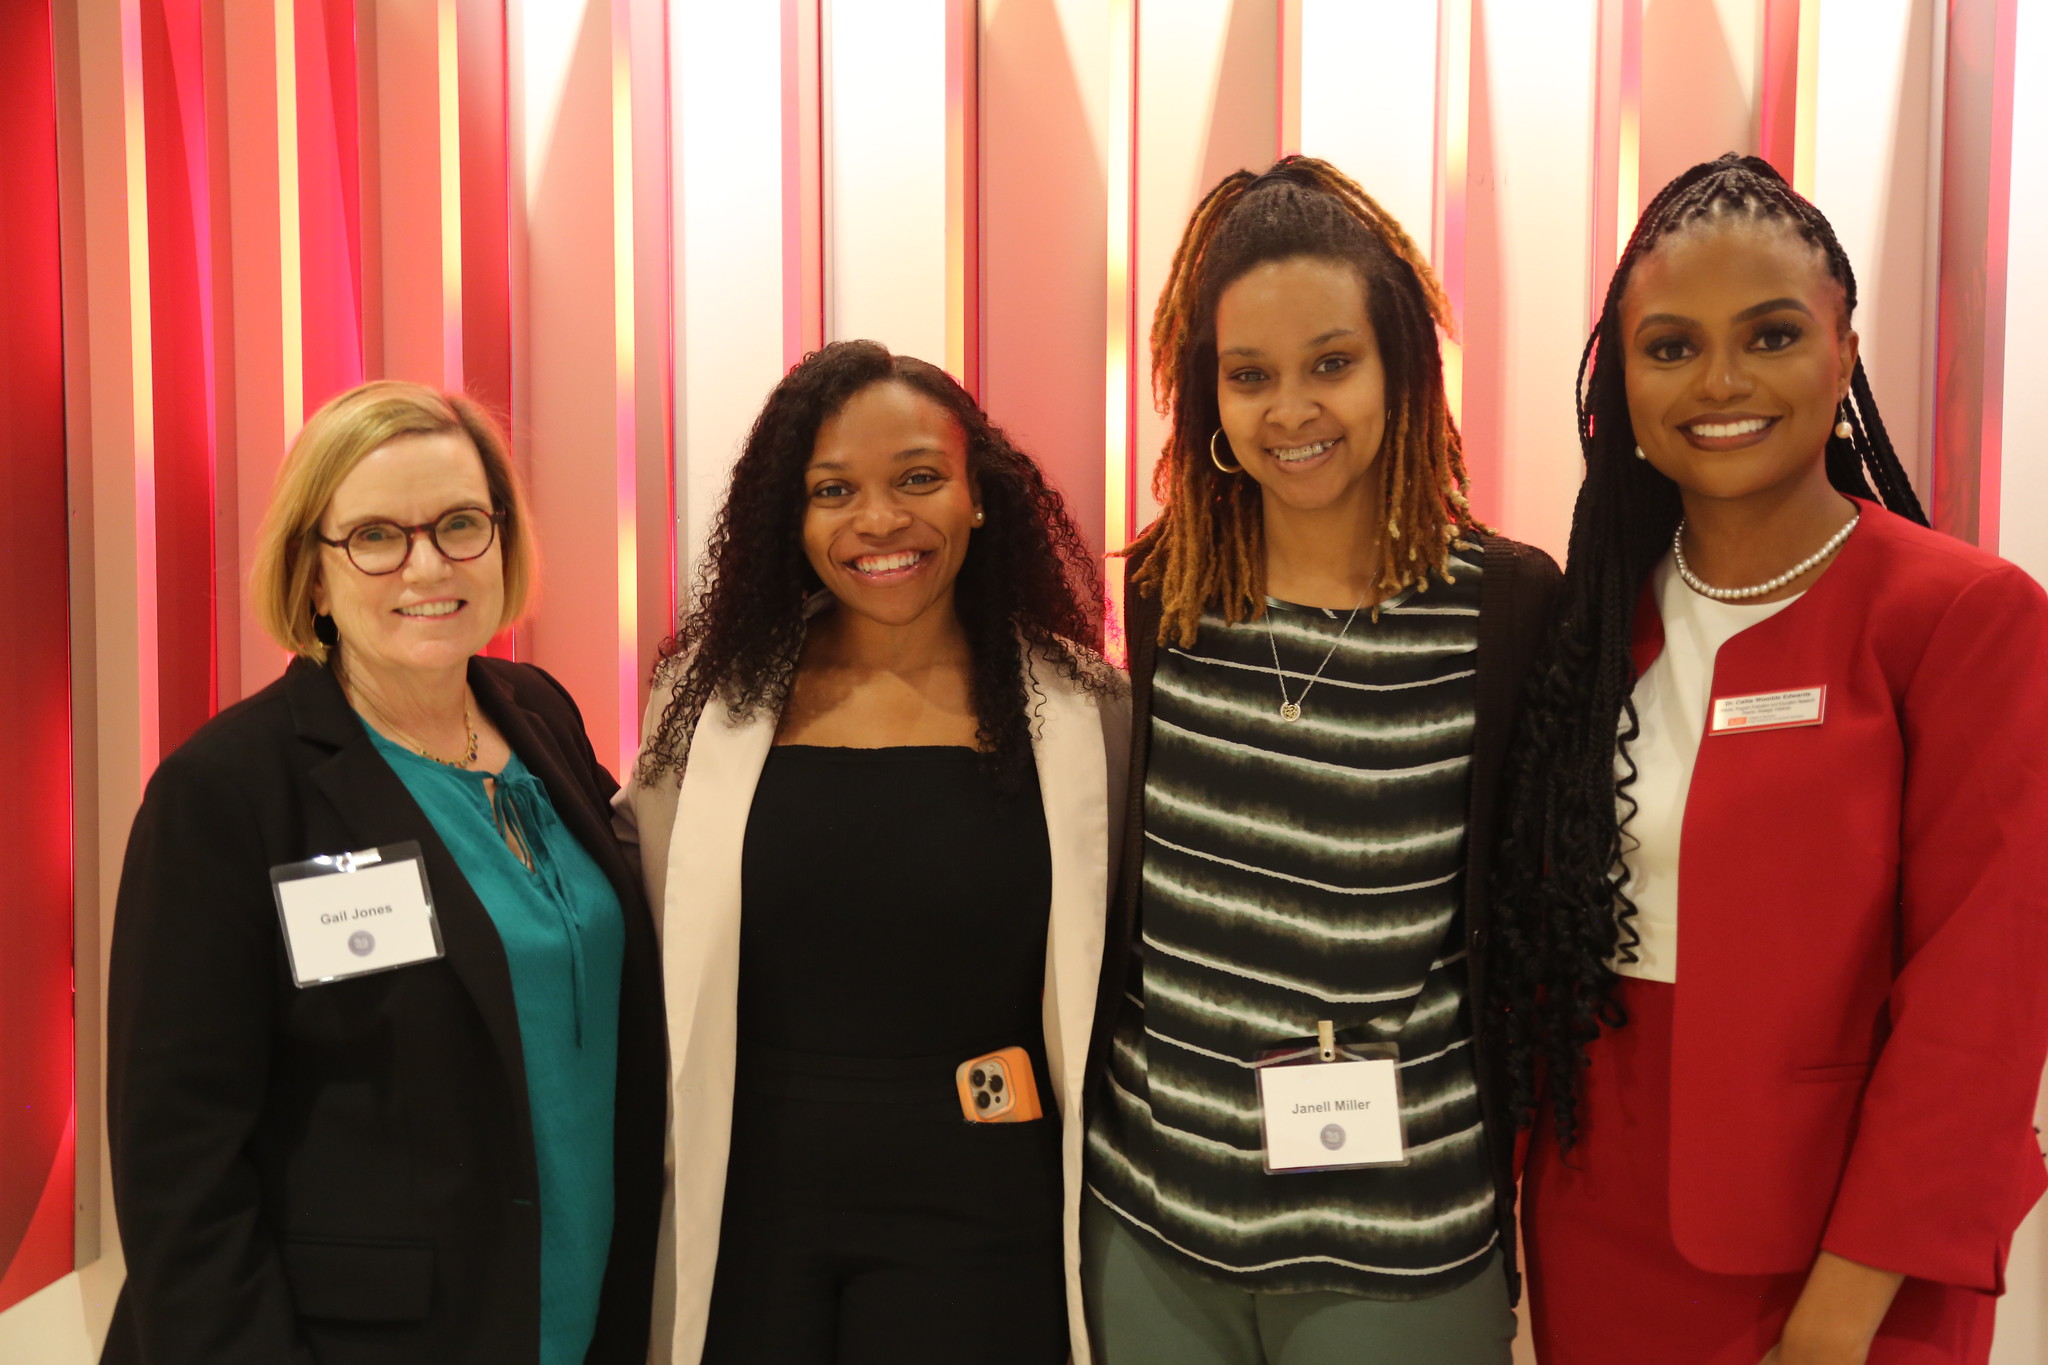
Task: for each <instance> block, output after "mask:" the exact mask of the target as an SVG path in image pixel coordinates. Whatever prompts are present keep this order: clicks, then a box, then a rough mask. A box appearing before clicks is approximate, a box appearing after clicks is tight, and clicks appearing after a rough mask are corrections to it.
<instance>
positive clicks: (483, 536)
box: [348, 507, 498, 574]
mask: <svg viewBox="0 0 2048 1365" xmlns="http://www.w3.org/2000/svg"><path fill="white" fill-rule="evenodd" d="M497 533H498V524H497V522H496V521H495V520H493V519H492V517H491V514H490V513H488V512H486V511H483V510H482V509H481V508H476V507H458V508H456V509H455V510H454V511H452V512H445V513H443V514H442V516H441V519H440V520H439V521H437V522H435V523H434V524H433V525H432V526H431V527H428V528H427V534H428V535H429V536H431V537H432V538H433V541H434V548H435V549H436V550H439V551H440V552H441V557H442V558H443V559H453V560H463V559H475V558H476V557H477V556H478V555H481V554H482V553H483V552H484V551H486V550H488V549H490V548H491V541H492V540H494V539H495V538H496V537H497ZM411 549H412V533H411V531H409V530H408V529H407V528H406V527H403V526H400V525H398V524H396V523H395V522H389V521H373V522H370V523H368V524H367V525H364V526H358V527H356V529H355V530H353V531H351V532H349V537H348V557H349V559H350V560H351V561H353V562H354V564H355V566H356V567H357V568H358V569H361V570H362V571H363V572H364V573H370V574H380V573H390V572H391V571H393V570H394V569H396V568H398V566H399V565H401V564H403V563H405V561H406V557H407V555H408V553H409V552H410V551H411Z"/></svg>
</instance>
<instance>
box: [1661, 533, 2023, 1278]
mask: <svg viewBox="0 0 2048 1365" xmlns="http://www.w3.org/2000/svg"><path fill="white" fill-rule="evenodd" d="M1635 620H1636V640H1635V645H1636V667H1637V669H1638V672H1640V670H1641V669H1643V668H1645V667H1647V665H1648V663H1649V661H1650V660H1651V659H1653V658H1655V657H1656V654H1657V652H1658V650H1660V649H1661V648H1662V647H1663V626H1662V623H1661V621H1659V619H1658V617H1657V612H1656V605H1655V601H1654V598H1653V596H1652V595H1651V594H1650V593H1649V592H1648V591H1647V590H1646V591H1645V594H1644V596H1643V598H1642V600H1641V602H1640V603H1639V605H1638V606H1637V609H1636V616H1635ZM1820 685H1825V686H1826V688H1827V694H1826V712H1825V717H1824V719H1823V721H1822V723H1821V724H1819V725H1813V726H1807V727H1802V728H1797V729H1780V730H1766V731H1752V732H1747V733H1745V732H1741V731H1736V732H1733V733H1723V734H1715V733H1713V732H1712V730H1711V728H1709V730H1708V732H1707V734H1706V735H1705V736H1704V738H1703V739H1702V740H1701V742H1700V750H1699V759H1698V764H1697V766H1696V767H1695V769H1694V772H1693V778H1692V786H1691V788H1690V794H1689V796H1688V798H1687V804H1686V810H1685V826H1684V834H1683V842H1682V845H1681V851H1680V860H1679V904H1680V912H1679V919H1678V982H1679V988H1678V994H1677V999H1676V1006H1675V1009H1676V1013H1675V1018H1674V1023H1673V1040H1672V1059H1671V1069H1672V1100H1671V1109H1672V1113H1671V1134H1672V1136H1671V1226H1672V1230H1673V1233H1674V1236H1675V1238H1676V1241H1677V1244H1678V1248H1679V1250H1680V1251H1682V1252H1683V1253H1684V1254H1685V1256H1686V1258H1687V1259H1688V1260H1690V1261H1692V1262H1693V1263H1694V1264H1696V1265H1698V1266H1699V1267H1700V1268H1701V1269H1703V1270H1709V1271H1714V1272H1718V1273H1722V1274H1774V1273H1782V1272H1791V1271H1803V1270H1804V1269H1806V1267H1807V1266H1808V1265H1809V1264H1810V1263H1811V1262H1812V1259H1813V1257H1814V1255H1815V1253H1816V1251H1818V1250H1821V1249H1826V1250H1828V1251H1832V1252H1835V1253H1836V1254H1838V1255H1841V1256H1846V1257H1848V1258H1849V1259H1851V1260H1855V1261H1860V1262H1863V1263H1865V1264H1869V1265H1875V1266H1879V1267H1882V1268H1884V1269H1888V1270H1893V1271H1899V1272H1903V1273H1905V1274H1908V1275H1913V1276H1918V1277H1921V1278H1924V1279H1929V1280H1937V1281H1942V1282H1945V1283H1949V1284H1957V1285H1966V1286H1970V1287H1974V1288H1978V1289H1984V1290H1992V1291H2002V1290H2003V1288H2004V1275H2003V1271H2004V1262H2005V1252H2006V1247H2007V1245H2008V1244H2009V1243H2010V1241H2011V1238H2012V1234H2013V1230H2014V1229H2015V1228H2016V1227H2017V1226H2018V1224H2019V1222H2020V1220H2021V1218H2022V1217H2024V1216H2025V1214H2026V1212H2027V1210H2028V1209H2029V1208H2031V1207H2032V1205H2033V1203H2034V1201H2035V1199H2036V1198H2038V1197H2039V1195H2040V1193H2041V1190H2042V1188H2043V1185H2044V1183H2048V1181H2044V1178H2043V1172H2042V1161H2041V1152H2040V1148H2039V1145H2038V1143H2037V1139H2036V1135H2035V1133H2034V1131H2033V1128H2032V1125H2031V1122H2030V1119H2031V1115H2032V1112H2033V1105H2034V1099H2035V1096H2036V1094H2037V1092H2038V1090H2039V1087H2040V1084H2041V1071H2042V1063H2043V1058H2044V1053H2048V596H2044V594H2043V593H2042V590H2041V588H2040V586H2039V585H2038V584H2036V583H2035V582H2034V581H2033V580H2032V579H2031V578H2029V577H2028V576H2027V575H2026V574H2025V573H2024V572H2023V571H2021V570H2020V569H2018V568H2015V567H2014V566H2013V565H2011V564H2008V563H2006V562H2005V561H2003V560H2001V559H1998V558H1996V557H1995V556H1992V555H1989V554H1986V553H1984V552H1983V551H1981V550H1977V549H1975V548H1973V547H1971V546H1968V545H1965V544H1963V543H1961V542H1959V541H1956V540H1952V539H1950V538H1949V537H1947V536H1945V535H1940V534H1938V533H1936V532H1933V531H1929V530H1927V529H1925V528H1923V527H1919V526H1916V525H1914V524H1913V523H1911V522H1908V521H1906V520H1905V519H1904V518H1901V517H1897V516H1893V515H1892V514H1891V513H1889V512H1886V511H1884V510H1883V509H1882V508H1879V507H1876V506H1873V505H1870V504H1867V503H1866V504H1864V505H1863V521H1862V524H1861V525H1860V526H1858V527H1857V528H1856V531H1855V533H1854V534H1852V535H1851V536H1850V537H1849V540H1848V543H1847V544H1845V545H1844V546H1843V547H1842V549H1841V552H1840V553H1839V554H1838V555H1837V557H1836V559H1835V561H1834V563H1833V564H1832V565H1830V566H1829V568H1828V570H1827V572H1825V573H1824V574H1822V575H1821V577H1820V580H1819V581H1818V582H1816V583H1815V584H1814V585H1813V587H1812V588H1811V589H1810V590H1808V592H1807V593H1806V595H1805V596H1804V597H1802V598H1800V599H1799V600H1798V601H1796V602H1794V603H1793V604H1792V605H1791V606H1790V607H1788V608H1786V609H1785V610H1784V611H1782V612H1780V613H1778V614H1777V615H1776V616H1773V617H1771V618H1770V619H1769V620H1767V621H1764V622H1762V623H1760V624H1758V625H1755V626H1752V627H1750V628H1749V629H1748V630H1745V631H1744V632H1743V633H1742V634H1740V635H1737V636H1736V637H1735V638H1734V639H1732V640H1730V641H1729V642H1728V643H1727V644H1726V645H1724V646H1722V648H1721V651H1720V654H1719V656H1718V657H1717V658H1716V660H1715V664H1714V686H1713V695H1714V696H1715V697H1716V698H1721V697H1740V696H1748V695H1753V694H1757V693H1764V692H1776V691H1784V690H1790V689H1794V688H1807V687H1814V686H1820Z"/></svg>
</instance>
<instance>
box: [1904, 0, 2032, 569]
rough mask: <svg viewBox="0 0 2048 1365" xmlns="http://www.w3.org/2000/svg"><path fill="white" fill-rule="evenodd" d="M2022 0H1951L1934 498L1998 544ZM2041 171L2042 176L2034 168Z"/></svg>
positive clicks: (1937, 519) (1949, 522)
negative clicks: (2016, 37)
mask: <svg viewBox="0 0 2048 1365" xmlns="http://www.w3.org/2000/svg"><path fill="white" fill-rule="evenodd" d="M2015 18H2016V13H2015V5H2014V0H1950V3H1949V6H1948V82H1947V108H1946V110H1945V112H1944V117H1943V120H1942V140H1943V147H1942V162H1941V167H1942V171H1941V278H1940V284H1939V291H1940V292H1939V317H1938V320H1937V326H1938V331H1937V334H1936V347H1937V352H1936V361H1935V417H1934V462H1933V480H1932V482H1933V490H1932V492H1933V496H1932V498H1931V499H1930V501H1929V506H1928V514H1929V515H1930V516H1931V517H1932V518H1933V519H1934V524H1935V525H1936V526H1938V527H1940V528H1941V529H1942V530H1944V531H1947V532H1949V533H1950V534H1951V535H1954V536H1959V537H1961V538H1962V539H1964V540H1967V541H1971V542H1973V543H1975V544H1978V545H1982V546H1984V547H1985V548H1987V549H1992V550H1995V549H1997V548H1998V513H1999V463H2000V459H2001V455H2002V447H2003V442H2004V431H2003V424H2002V422H2001V421H2000V411H2001V408H2002V406H2003V392H2004V387H2005V326H2006V317H2005V278H2006V270H2005V253H2006V236H2007V228H2008V221H2009V215H2008V205H2009V204H2010V202H2011V198H2012V95H2013V74H2014V73H2013V52H2014V49H2015V46H2016V45H2015V43H2014V41H2013V24H2014V21H2015ZM2036 173H2037V174H2038V171H2036Z"/></svg>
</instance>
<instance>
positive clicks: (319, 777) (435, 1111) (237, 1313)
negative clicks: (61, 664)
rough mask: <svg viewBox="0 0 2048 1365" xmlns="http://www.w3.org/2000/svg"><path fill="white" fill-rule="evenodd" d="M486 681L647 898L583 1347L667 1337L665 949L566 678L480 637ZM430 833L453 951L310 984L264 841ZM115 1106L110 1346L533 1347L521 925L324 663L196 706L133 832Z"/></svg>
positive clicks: (210, 1353)
mask: <svg viewBox="0 0 2048 1365" xmlns="http://www.w3.org/2000/svg"><path fill="white" fill-rule="evenodd" d="M469 681H470V685H471V688H472V690H473V691H474V692H475V694H476V698H477V701H478V703H479V704H480V705H481V706H482V708H483V710H484V712H485V713H486V714H487V715H489V716H490V718H491V720H492V722H493V723H494V724H496V725H497V727H498V729H499V730H500V731H501V732H502V733H503V734H504V736H505V738H506V740H507V741H509V742H510V744H511V746H512V748H513V750H514V751H515V752H517V753H518V755H519V757H520V758H521V759H522V760H523V761H524V762H525V763H526V765H527V767H528V768H530V769H531V770H532V771H533V773H534V774H535V775H536V776H537V777H539V778H540V780H541V781H542V782H543V783H544V784H545V785H546V787H547V791H548V795H549V796H550V797H551V798H552V799H553V801H554V804H555V808H556V810H557V811H558V812H559V813H560V815H561V818H562V822H563V824H565V825H566V826H567V827H568V828H569V830H570V831H571V832H573V833H574V834H575V836H576V838H577V839H578V840H579V841H580V842H581V843H582V844H583V846H584V848H586V849H587V850H589V852H590V854H591V856H592V857H593V858H595V859H596V860H597V864H598V866H599V867H601V868H603V869H604V872H605V875H606V877H607V878H608V879H609V880H610V882H611V884H612V886H613V888H614V889H615V890H616V891H617V892H618V895H619V902H620V904H621V905H622V906H623V907H624V909H625V921H626V947H625V967H624V980H623V981H622V982H621V990H620V999H619V1077H618V1102H617V1122H616V1151H615V1154H614V1161H615V1166H614V1170H615V1175H616V1206H615V1207H616V1211H615V1223H614V1226H613V1233H612V1247H611V1259H610V1262H609V1265H608V1268H607V1270H606V1274H605V1282H604V1291H603V1298H602V1300H601V1304H600V1309H599V1314H598V1323H597V1333H596V1338H595V1342H594V1344H593V1345H592V1347H591V1350H590V1354H589V1360H590V1361H591V1362H604V1363H606V1365H609V1363H610V1362H621V1363H623V1362H629V1361H630V1362H634V1365H638V1363H639V1362H642V1361H644V1360H645V1359H646V1357H647V1339H648V1321H649V1312H650V1308H651V1300H652V1292H653V1275H654V1243H655V1234H656V1229H657V1226H658V1224H659V1218H660V1208H661V1181H662V1147H663V1132H664V1124H665V1121H666V1100H667V1095H666V1088H667V1072H668V1068H667V1060H666V1041H665V1040H666V1033H665V1029H664V1023H663V1018H664V1015H663V1010H662V1005H661V981H660V968H659V956H658V954H657V952H656V949H655V942H654V929H653V924H652V921H651V919H650V918H649V915H648V912H647V904H646V900H645V899H644V897H643V896H642V893H641V890H640V878H639V875H638V873H637V870H636V869H634V868H632V867H631V866H629V864H628V863H627V861H626V858H625V857H624V855H622V854H621V852H620V850H619V847H618V845H617V844H616V843H615V842H614V841H613V838H612V835H611V825H610V817H609V812H608V810H607V806H606V802H607V800H608V799H609V798H610V796H611V794H612V792H613V790H614V788H615V787H616V785H617V784H616V783H614V782H613V780H612V777H611V774H609V773H608V772H606V771H605V770H604V769H603V767H601V766H600V765H599V764H598V761H597V756H596V755H595V754H594V753H593V752H592V751H591V747H590V741H589V739H588V738H587V737H586V736H585V735H584V733H583V721H582V717H581V715H580V714H579V713H578V712H577V710H576V705H575V703H574V702H573V701H571V700H570V698H569V695H568V693H566V692H565V691H563V690H562V687H561V685H560V684H559V683H557V682H556V681H555V680H554V679H553V678H551V677H549V676H548V675H547V674H546V673H543V672H542V671H541V670H539V669H537V668H533V667H531V666H528V665H524V664H514V663H506V662H503V661H500V660H494V659H482V658H479V659H475V660H472V661H471V663H470V668H469ZM408 839H411V840H416V841H417V842H418V843H419V845H420V847H421V849H422V850H423V851H424V853H425V858H426V867H427V877H428V881H429V884H430V885H431V887H432V890H433V894H434V904H435V910H436V912H437V914H438V916H439V919H440V924H441V934H442V940H443V943H444V945H445V947H446V950H447V955H446V956H445V957H444V958H442V959H440V960H439V961H436V962H425V963H419V964H416V965H414V966H410V967H400V968H398V969H396V970H393V971H388V972H381V973H377V974H374V975H370V976H363V977H357V978H353V979H350V980H344V981H338V982H334V983H331V984H329V985H324V986H313V987H308V988H306V989H303V990H301V989H299V988H298V987H296V986H294V985H293V984H292V978H291V973H290V970H289V968H288V967H287V964H286V959H285V951H284V942H283V937H282V933H281V930H280V927H279V922H278V913H277V909H276V905H275V902H274V901H273V899H272V894H271V888H270V878H269V869H270V868H271V867H273V866H276V865H278V864H281V863H294V862H300V861H303V860H305V859H307V858H310V857H313V856H315V855H316V854H322V853H338V852H342V851H345V850H354V849H361V848H369V847H374V846H378V845H384V844H391V843H397V842H400V841H403V840H408ZM107 998H108V1002H109V1007H108V1043H107V1118H108V1129H109V1138H110V1140H111V1144H112V1149H113V1176H114V1207H115V1213H116V1216H117V1218H118V1219H119V1223H120V1228H121V1241H122V1245H123V1248H124V1249H125V1251H126V1253H127V1260H128V1281H127V1284H126V1285H125V1286H124V1287H123V1288H122V1290H121V1297H120V1299H119V1301H118V1303H117V1304H116V1305H115V1309H114V1319H113V1324H112V1327H111V1329H110V1331H109V1334H108V1337H107V1346H106V1352H105V1354H104V1355H103V1356H102V1357H101V1359H102V1360H103V1361H104V1362H111V1363H113V1365H131V1363H133V1365H143V1363H144V1362H146V1363H147V1365H159V1362H161V1363H162V1365H173V1363H177V1365H183V1363H184V1362H191V1363H192V1365H202V1363H203V1365H241V1363H242V1362H247V1365H284V1363H285V1362H291V1363H293V1365H311V1362H319V1363H320V1365H354V1363H355V1362H362V1365H371V1363H372V1362H374V1365H407V1363H408V1362H418V1365H451V1363H452V1362H469V1361H474V1362H490V1365H517V1363H518V1362H522V1361H525V1362H531V1361H535V1360H537V1359H538V1355H539V1334H540V1209H539V1206H538V1189H537V1184H538V1179H537V1176H536V1173H535V1167H534V1153H533V1137H532V1129H531V1124H530V1122H529V1119H528V1115H527V1108H526V1106H527V1097H526V1073H525V1069H524V1064H523V1061H522V1059H521V1054H520V1045H519V1023H518V1017H517V1015H516V1013H515V1012H514V1008H513V1000H512V980H511V976H510V973H509V971H508V969H507V967H506V963H505V954H504V949H503V947H502V946H501V944H500V942H499V939H498V934H497V931H496V929H495V928H494V927H493V926H492V923H491V920H490V916H489V914H488V913H487V912H486V911H485V909H484V907H483V904H482V902H480V901H479V900H478V899H477V897H476V894H475V893H474V892H473V891H472V890H471V889H470V887H469V884H468V883H467V882H466V881H464V880H463V877H462V874H461V872H459V871H458V870H457V869H456V865H455V860H454V858H453V857H452V856H451V855H450V854H449V852H448V850H447V848H446V846H444V845H443V844H442V842H441V840H440V839H439V837H438V836H436V834H435V833H434V829H433V826H432V825H431V824H429V823H428V821H427V818H426V816H425V814H424V813H423V812H422V811H421V810H420V808H419V806H418V805H417V804H416V803H415V802H414V801H413V799H412V796H411V794H410V793H408V792H407V790H406V788H405V785H404V783H402V782H401V781H400V780H399V778H398V776H397V774H396V773H394V772H393V771H392V770H391V768H390V767H389V766H388V765H387V764H386V763H385V761H384V759H383V758H382V757H381V756H380V755H379V754H378V753H377V750H376V749H375V747H374V746H373V745H372V743H371V740H370V738H369V734H368V732H367V731H365V730H364V728H363V726H362V723H361V722H360V721H359V720H358V719H357V718H356V715H355V712H354V711H352V710H351V709H350V707H349V705H348V701H347V699H346V698H345V697H344V696H343V695H342V691H341V688H340V686H339V685H338V684H337V683H336V682H335V680H334V678H333V676H332V675H331V674H330V673H328V672H327V670H325V669H324V668H321V667H319V666H318V665H316V664H314V663H312V662H310V661H309V660H305V659H297V660H294V661H293V662H292V664H291V666H290V668H288V669H287V670H286V671H285V675H284V677H283V678H281V679H280V680H279V681H277V682H275V683H273V684H271V685H270V686H269V687H267V688H265V689H264V690H263V691H261V692H259V693H257V694H256V695H255V696H253V697H250V698H249V699H248V700H246V701H243V702H241V703H239V704H238V705H235V706H233V707H230V708H229V709H228V710H226V711H224V712H222V713H221V714H220V715H219V716H217V717H215V718H214V719H213V720H211V721H209V722H208V723H207V724H206V725H204V726H202V727H201V728H200V730H199V731H198V733H196V734H195V735H193V736H192V738H191V739H190V740H188V741H187V742H186V743H185V744H184V745H183V746H182V747H180V748H179V749H178V750H177V752H175V753H173V754H172V755H171V756H170V757H168V758H166V759H165V760H164V761H163V764H162V765H161V766H160V767H159V768H158V769H157V771H156V775H155V776H154V777H153V778H151V779H150V783H149V789H148V791H147V792H146V793H145V795H144V796H143V800H142V808H141V810H140V811H139V812H138V813H137V814H136V817H135V826H134V830H133V832H132V833H131V834H130V835H129V839H128V856H127V861H126V863H125V865H124V866H123V869H122V873H121V890H120V898H119V902H118V905H117V908H116V911H115V919H114V941H113V952H112V965H111V979H110V981H109V983H108V990H107Z"/></svg>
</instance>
